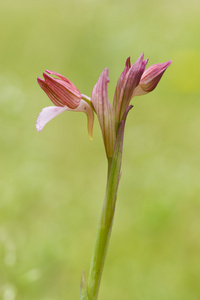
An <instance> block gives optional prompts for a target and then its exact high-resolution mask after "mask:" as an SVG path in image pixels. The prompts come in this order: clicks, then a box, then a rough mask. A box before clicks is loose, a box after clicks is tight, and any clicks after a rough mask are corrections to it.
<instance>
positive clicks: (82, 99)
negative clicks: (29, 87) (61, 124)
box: [36, 70, 94, 138]
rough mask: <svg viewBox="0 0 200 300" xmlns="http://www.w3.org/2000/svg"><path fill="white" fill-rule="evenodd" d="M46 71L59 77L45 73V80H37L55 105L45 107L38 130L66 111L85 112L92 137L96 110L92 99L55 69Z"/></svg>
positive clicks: (37, 125)
mask: <svg viewBox="0 0 200 300" xmlns="http://www.w3.org/2000/svg"><path fill="white" fill-rule="evenodd" d="M46 72H47V73H49V74H51V75H55V76H57V77H58V78H54V77H51V76H49V75H48V74H46V73H43V76H44V80H42V79H41V78H38V79H37V80H38V83H39V85H40V87H41V88H42V89H43V90H44V92H45V93H46V94H47V96H48V97H49V98H50V100H51V101H52V102H53V104H55V106H49V107H45V108H43V110H42V111H41V113H40V114H39V116H38V119H37V123H36V129H37V131H41V130H42V129H43V127H44V126H45V125H46V124H47V123H48V122H49V121H50V120H52V119H53V118H54V117H56V116H57V115H59V114H60V113H62V112H64V111H74V112H84V113H86V114H87V118H88V132H89V136H90V138H92V131H93V123H94V112H93V109H92V106H91V104H90V100H89V99H88V98H87V97H86V96H85V95H82V94H80V92H79V90H78V89H77V87H76V86H75V85H74V84H73V83H72V82H71V81H69V80H68V79H67V78H65V77H64V76H62V75H60V74H58V73H56V72H53V71H48V70H47V71H46Z"/></svg>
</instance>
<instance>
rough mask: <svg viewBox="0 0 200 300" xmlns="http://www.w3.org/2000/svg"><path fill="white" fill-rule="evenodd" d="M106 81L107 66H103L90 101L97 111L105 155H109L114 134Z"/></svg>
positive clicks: (112, 115)
mask: <svg viewBox="0 0 200 300" xmlns="http://www.w3.org/2000/svg"><path fill="white" fill-rule="evenodd" d="M108 82H109V78H108V68H105V69H104V71H103V72H102V73H101V75H100V77H99V79H98V81H97V83H96V84H95V86H94V88H93V91H92V95H91V101H92V104H93V107H94V109H95V111H96V113H97V117H98V120H99V124H100V127H101V131H102V135H103V141H104V145H105V150H106V154H107V157H111V156H112V154H113V149H114V144H115V139H116V135H115V128H114V114H113V109H112V106H111V104H110V101H109V100H108V94H107V84H108Z"/></svg>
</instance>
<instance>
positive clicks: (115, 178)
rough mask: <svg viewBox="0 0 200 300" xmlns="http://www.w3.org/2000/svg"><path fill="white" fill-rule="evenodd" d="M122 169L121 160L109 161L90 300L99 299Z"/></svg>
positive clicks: (92, 261)
mask: <svg viewBox="0 0 200 300" xmlns="http://www.w3.org/2000/svg"><path fill="white" fill-rule="evenodd" d="M120 167H121V160H120V165H118V161H117V160H116V159H114V158H112V159H108V178H107V188H106V195H105V199H104V204H103V208H102V212H101V218H100V222H99V226H98V231H97V235H96V241H95V246H94V251H93V255H92V260H91V265H90V272H89V278H88V284H87V295H88V300H97V297H98V291H99V286H100V281H101V275H102V271H103V266H104V261H105V257H106V253H107V248H108V244H109V240H110V234H111V229H112V223H113V218H114V212H115V203H116V198H117V188H118V182H119V174H120Z"/></svg>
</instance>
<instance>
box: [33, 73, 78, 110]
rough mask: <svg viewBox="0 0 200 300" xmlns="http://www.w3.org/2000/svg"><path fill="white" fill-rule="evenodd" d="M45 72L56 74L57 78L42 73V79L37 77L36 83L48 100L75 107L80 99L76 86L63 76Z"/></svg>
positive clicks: (58, 104)
mask: <svg viewBox="0 0 200 300" xmlns="http://www.w3.org/2000/svg"><path fill="white" fill-rule="evenodd" d="M46 72H47V73H49V74H52V75H56V76H58V77H59V78H53V77H51V76H49V75H47V74H45V73H43V76H44V80H42V79H40V78H38V79H37V80H38V83H39V85H40V87H41V88H42V89H43V91H44V92H45V93H46V94H47V96H48V97H49V98H50V100H51V101H52V102H53V103H54V104H55V105H56V106H65V105H66V106H67V107H69V108H71V109H75V108H77V107H78V106H79V104H80V101H81V94H80V92H79V90H78V89H77V88H76V86H75V85H74V84H73V83H72V82H71V81H69V80H68V79H67V78H65V77H64V76H62V75H60V74H58V73H56V72H52V71H48V70H46Z"/></svg>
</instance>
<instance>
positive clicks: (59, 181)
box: [0, 0, 200, 300]
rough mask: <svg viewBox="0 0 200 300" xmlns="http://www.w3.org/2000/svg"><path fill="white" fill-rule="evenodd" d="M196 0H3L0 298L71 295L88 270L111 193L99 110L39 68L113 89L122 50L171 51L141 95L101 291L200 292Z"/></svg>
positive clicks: (155, 298) (132, 117) (116, 294)
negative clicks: (48, 87) (43, 116)
mask: <svg viewBox="0 0 200 300" xmlns="http://www.w3.org/2000/svg"><path fill="white" fill-rule="evenodd" d="M199 32H200V2H199V0H188V1H186V0H183V1H178V0H168V1H162V0H159V1H158V0H150V1H149V0H143V1H140V0H135V1H128V0H123V1H114V0H101V1H100V0H96V1H92V0H82V1H81V0H75V1H69V0H63V1H61V0H57V1H56V0H55V1H51V0H35V1H31V0H29V1H28V0H13V1H10V0H0V128H1V133H0V172H1V175H0V299H2V300H36V299H37V300H66V299H67V300H68V299H69V300H72V299H73V300H74V299H78V298H79V284H80V278H81V272H82V269H85V271H86V276H87V275H88V269H89V263H90V259H91V254H92V248H93V243H94V239H95V233H96V229H97V224H98V219H99V215H100V210H101V206H102V202H103V198H104V191H105V183H106V159H105V153H104V147H103V142H102V137H101V132H100V129H99V125H98V122H97V118H96V121H95V127H94V140H93V141H90V140H89V138H88V134H87V128H86V117H85V115H84V114H76V113H63V114H62V115H60V116H59V117H57V118H56V119H54V120H52V121H51V122H50V123H49V124H48V125H47V126H46V127H45V128H44V130H43V131H42V132H41V133H37V132H36V129H35V121H36V118H37V116H38V113H39V112H40V111H41V109H42V108H43V107H45V106H49V105H51V103H50V100H49V99H48V97H47V96H46V95H45V94H44V92H43V91H42V90H41V89H40V88H39V86H38V84H37V81H36V78H37V77H38V76H39V77H42V73H43V71H44V70H45V69H49V70H53V71H56V72H58V73H61V74H63V75H64V76H66V77H68V78H69V79H70V80H71V81H73V82H74V83H75V84H76V86H77V87H78V88H79V90H80V91H81V93H85V94H87V95H88V96H90V95H91V91H92V88H93V86H94V84H95V83H96V81H97V79H98V77H99V75H100V73H101V72H102V71H103V69H104V68H105V67H108V68H109V77H110V83H109V87H108V90H109V91H108V93H109V99H110V100H111V101H112V99H113V94H114V90H115V85H116V82H117V79H118V77H119V75H120V74H121V72H122V70H123V68H124V63H125V60H126V58H127V57H128V56H131V59H132V62H134V61H135V60H136V59H137V57H138V56H139V55H140V54H141V53H142V52H144V53H145V58H146V57H148V58H149V63H148V65H151V64H154V63H160V62H165V61H168V60H170V59H172V61H173V63H172V65H171V66H170V68H169V69H168V70H167V71H166V73H165V74H164V76H163V79H162V80H161V82H160V83H159V85H158V87H157V89H156V90H155V91H153V92H152V93H151V94H149V95H146V96H143V97H138V98H135V99H133V101H132V103H133V104H134V109H132V111H131V112H130V114H129V116H128V120H127V124H126V130H125V142H124V156H123V165H122V171H123V173H122V177H121V182H120V187H119V193H118V203H117V207H116V215H115V220H114V226H113V232H112V237H111V242H110V247H109V251H108V256H107V259H106V264H105V269H104V273H103V278H102V284H101V289H100V295H99V300H101V299H105V300H106V299H109V300H124V299H134V300H161V299H162V300H169V299H170V300H199V299H200V275H199V274H200V201H199V200H200V199H199V198H200V196H199V194H200V185H199V183H200V157H199V153H200V68H199V62H200V38H199Z"/></svg>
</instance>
